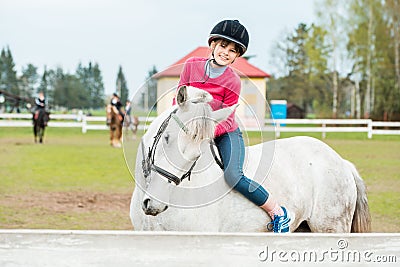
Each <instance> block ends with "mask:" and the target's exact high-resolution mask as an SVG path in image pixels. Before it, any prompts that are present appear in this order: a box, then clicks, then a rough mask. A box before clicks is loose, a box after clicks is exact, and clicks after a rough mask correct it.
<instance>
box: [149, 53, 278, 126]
mask: <svg viewBox="0 0 400 267" xmlns="http://www.w3.org/2000/svg"><path fill="white" fill-rule="evenodd" d="M210 52H211V51H210V49H209V48H208V47H198V48H196V49H195V50H193V51H192V52H190V53H189V54H187V55H186V56H184V57H183V58H181V59H180V60H178V61H177V62H175V63H174V64H172V65H171V66H170V67H168V68H167V69H166V70H164V71H162V72H159V73H157V74H156V75H155V78H156V79H157V99H158V101H157V113H158V114H160V113H162V112H163V111H165V110H166V109H167V108H168V107H170V106H171V104H172V99H173V98H174V95H175V91H176V87H177V85H178V82H179V76H180V73H181V71H182V68H183V65H184V63H185V61H186V60H187V59H188V58H190V57H208V56H209V54H210ZM231 67H232V68H233V69H234V70H235V71H236V73H238V75H239V76H240V79H241V81H242V91H241V95H240V100H239V103H240V105H239V107H238V109H237V110H236V115H237V116H238V122H239V124H240V125H241V128H244V129H246V128H255V127H258V124H259V122H263V121H264V118H265V112H266V79H267V78H269V77H270V75H269V74H268V73H266V72H264V71H262V70H260V69H259V68H257V67H255V66H254V65H252V64H250V63H249V62H248V60H247V59H246V58H244V57H239V58H237V59H236V60H235V62H234V63H233V64H232V66H231Z"/></svg>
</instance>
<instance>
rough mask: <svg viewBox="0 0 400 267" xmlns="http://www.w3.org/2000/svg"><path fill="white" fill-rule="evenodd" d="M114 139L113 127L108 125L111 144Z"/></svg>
mask: <svg viewBox="0 0 400 267" xmlns="http://www.w3.org/2000/svg"><path fill="white" fill-rule="evenodd" d="M113 140H114V130H113V127H112V126H111V125H110V145H113Z"/></svg>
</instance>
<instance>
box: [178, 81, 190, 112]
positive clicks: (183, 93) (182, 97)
mask: <svg viewBox="0 0 400 267" xmlns="http://www.w3.org/2000/svg"><path fill="white" fill-rule="evenodd" d="M187 100H188V94H187V87H186V86H185V85H182V86H181V87H179V88H178V92H177V94H176V102H177V103H178V105H179V106H180V107H182V106H183V105H184V104H185V102H186V101H187Z"/></svg>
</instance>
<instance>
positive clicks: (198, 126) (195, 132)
mask: <svg viewBox="0 0 400 267" xmlns="http://www.w3.org/2000/svg"><path fill="white" fill-rule="evenodd" d="M211 111H212V110H211V107H210V105H209V104H208V103H196V104H191V105H190V111H189V112H190V115H191V119H190V120H189V121H188V122H187V123H186V125H185V126H186V129H187V132H186V133H187V134H188V135H189V136H190V137H191V138H192V139H193V140H194V141H195V142H200V141H203V140H206V139H212V138H214V130H215V121H214V120H213V119H212V118H211Z"/></svg>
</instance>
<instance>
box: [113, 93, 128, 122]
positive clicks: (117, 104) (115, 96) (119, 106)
mask: <svg viewBox="0 0 400 267" xmlns="http://www.w3.org/2000/svg"><path fill="white" fill-rule="evenodd" d="M110 104H111V106H114V107H116V108H117V110H118V113H119V115H120V116H121V118H120V120H121V124H122V123H123V122H124V117H125V113H124V111H123V110H122V107H123V105H122V103H121V100H120V98H119V95H118V94H117V93H113V97H112V98H111V103H110Z"/></svg>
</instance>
